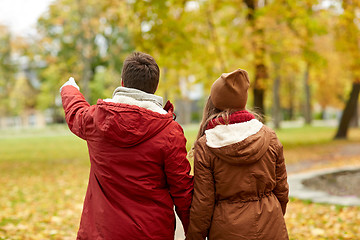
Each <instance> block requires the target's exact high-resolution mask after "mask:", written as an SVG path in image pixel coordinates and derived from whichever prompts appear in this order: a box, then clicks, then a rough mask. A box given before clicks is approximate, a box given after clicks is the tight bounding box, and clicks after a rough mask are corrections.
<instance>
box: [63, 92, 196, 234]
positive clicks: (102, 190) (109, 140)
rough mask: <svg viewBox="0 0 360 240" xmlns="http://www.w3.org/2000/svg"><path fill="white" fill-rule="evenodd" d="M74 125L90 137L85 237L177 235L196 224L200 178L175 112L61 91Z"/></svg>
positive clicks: (82, 230)
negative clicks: (193, 210)
mask: <svg viewBox="0 0 360 240" xmlns="http://www.w3.org/2000/svg"><path fill="white" fill-rule="evenodd" d="M61 96H62V102H63V107H64V110H65V118H66V122H67V123H68V126H69V128H70V130H71V131H72V132H73V133H74V134H76V135H77V136H79V137H80V138H82V139H84V140H86V141H87V144H88V149H89V155H90V162H91V168H90V176H89V184H88V188H87V192H86V196H85V200H84V207H83V212H82V216H81V222H80V228H79V231H78V236H77V239H97V240H98V239H106V240H111V239H127V240H131V239H134V240H135V239H136V240H140V239H157V240H163V239H164V240H165V239H166V240H168V239H174V230H175V215H174V210H173V208H174V205H175V211H176V213H177V215H178V216H179V218H180V220H181V221H182V224H183V226H184V230H185V232H186V231H187V227H188V224H189V209H190V204H191V200H192V191H193V178H192V176H190V175H189V172H190V164H189V162H188V160H187V159H186V154H187V152H186V148H185V144H186V139H185V137H184V133H183V130H182V128H181V126H180V125H179V124H178V123H177V122H175V121H174V120H173V106H172V105H171V104H168V105H167V106H168V109H167V111H168V113H167V114H160V113H157V112H153V111H151V110H148V109H145V108H142V107H138V106H135V105H128V104H122V103H113V102H105V101H103V100H100V99H99V100H98V102H97V104H96V105H93V106H90V105H89V104H88V103H87V102H86V100H85V98H84V97H83V95H82V94H81V93H80V92H79V91H78V90H77V89H76V88H75V87H73V86H66V87H63V89H62V91H61Z"/></svg>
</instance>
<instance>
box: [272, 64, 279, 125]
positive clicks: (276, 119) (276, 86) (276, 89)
mask: <svg viewBox="0 0 360 240" xmlns="http://www.w3.org/2000/svg"><path fill="white" fill-rule="evenodd" d="M279 68H280V67H279V64H275V74H276V75H275V79H274V86H273V94H274V99H273V101H274V103H273V120H274V127H275V129H279V128H280V122H281V106H280V93H279V92H280V74H279V71H280V70H279Z"/></svg>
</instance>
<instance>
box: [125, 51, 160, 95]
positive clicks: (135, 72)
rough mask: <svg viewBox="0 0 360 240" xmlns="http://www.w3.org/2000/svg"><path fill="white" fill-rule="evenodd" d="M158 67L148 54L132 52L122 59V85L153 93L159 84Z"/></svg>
mask: <svg viewBox="0 0 360 240" xmlns="http://www.w3.org/2000/svg"><path fill="white" fill-rule="evenodd" d="M159 75H160V69H159V66H158V65H157V64H156V62H155V59H154V58H153V57H152V56H150V55H149V54H146V53H142V52H134V53H132V54H131V55H130V56H128V57H127V58H126V59H125V61H124V66H123V69H122V73H121V78H122V80H123V83H124V87H128V88H135V89H139V90H141V91H144V92H147V93H151V94H154V93H155V91H156V89H157V86H158V84H159Z"/></svg>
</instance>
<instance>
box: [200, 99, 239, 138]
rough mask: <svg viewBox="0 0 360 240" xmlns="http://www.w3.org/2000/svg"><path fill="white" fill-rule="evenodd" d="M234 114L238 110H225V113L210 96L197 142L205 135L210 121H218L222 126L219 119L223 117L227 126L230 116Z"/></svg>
mask: <svg viewBox="0 0 360 240" xmlns="http://www.w3.org/2000/svg"><path fill="white" fill-rule="evenodd" d="M233 112H236V110H232V109H225V110H223V111H221V110H219V109H217V108H216V107H215V106H214V104H213V103H212V101H211V98H210V96H209V98H208V100H207V102H206V105H205V107H204V112H203V117H202V120H201V123H200V129H199V132H198V135H197V137H196V140H198V139H199V138H201V137H202V136H203V135H204V134H205V130H206V127H207V125H208V124H209V121H210V120H212V119H216V120H215V121H216V123H218V124H220V121H218V120H217V119H218V118H219V117H221V118H222V119H223V120H224V123H225V124H229V116H230V114H232V113H233Z"/></svg>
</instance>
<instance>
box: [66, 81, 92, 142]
mask: <svg viewBox="0 0 360 240" xmlns="http://www.w3.org/2000/svg"><path fill="white" fill-rule="evenodd" d="M61 99H62V104H63V108H64V111H65V119H66V123H67V124H68V126H69V128H70V130H71V131H72V132H73V133H74V134H75V135H77V136H78V137H80V138H82V139H84V140H86V130H85V128H86V122H87V121H88V120H89V118H90V117H91V112H92V111H91V110H93V109H91V106H90V104H89V103H88V102H87V101H86V100H85V98H84V96H83V95H82V94H81V93H80V91H79V90H78V89H76V88H75V87H73V86H65V87H63V88H62V90H61Z"/></svg>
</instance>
